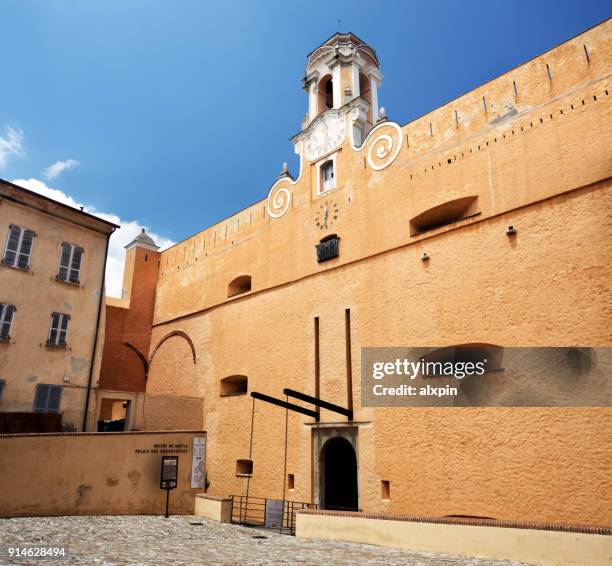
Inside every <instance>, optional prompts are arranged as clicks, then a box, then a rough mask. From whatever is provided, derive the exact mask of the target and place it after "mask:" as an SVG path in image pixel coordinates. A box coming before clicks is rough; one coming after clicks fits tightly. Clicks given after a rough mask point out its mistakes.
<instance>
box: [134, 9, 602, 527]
mask: <svg viewBox="0 0 612 566" xmlns="http://www.w3.org/2000/svg"><path fill="white" fill-rule="evenodd" d="M611 30H612V24H611V22H610V21H609V20H608V21H606V22H604V23H602V24H600V25H599V26H597V27H595V28H593V29H591V30H589V31H587V32H585V33H584V34H582V35H580V36H577V37H575V38H573V39H571V40H570V41H568V42H566V43H564V44H562V45H560V46H559V47H556V48H555V49H553V50H551V51H549V52H547V53H544V54H543V55H541V56H539V57H537V58H535V59H533V60H532V61H530V62H528V63H526V64H524V65H522V66H520V67H518V68H516V69H514V70H512V71H510V72H508V73H506V74H504V75H502V76H500V77H499V78H497V79H495V80H493V81H491V82H489V83H486V84H485V85H483V86H481V87H479V88H477V89H475V90H473V91H471V92H470V93H468V94H466V95H465V96H462V97H460V98H458V99H457V100H454V101H452V102H450V103H448V104H446V105H445V106H442V107H440V108H438V109H436V110H434V111H432V112H431V113H429V114H427V115H425V116H423V117H421V118H419V119H417V120H415V121H413V122H411V123H409V124H406V125H405V126H402V127H401V135H402V143H401V149H400V150H399V153H398V155H397V158H396V159H395V160H394V161H393V162H392V163H391V164H390V165H388V166H387V167H385V168H382V169H381V170H375V169H374V168H373V167H372V164H374V165H376V164H377V161H376V156H375V155H374V158H372V159H368V154H369V153H370V154H371V153H372V152H371V151H370V149H371V147H372V144H376V143H378V141H377V136H380V135H383V134H387V135H389V136H390V138H391V139H392V140H393V143H395V144H397V143H399V139H398V138H397V136H396V134H397V131H396V130H395V128H394V126H393V125H392V124H391V123H388V122H387V123H384V125H381V126H378V129H376V130H375V131H374V133H373V134H371V136H370V138H368V139H366V140H365V143H364V144H363V146H362V147H361V148H358V149H357V150H355V149H353V147H351V141H350V136H347V138H346V139H345V141H344V144H343V145H342V147H341V148H340V149H339V150H338V152H337V161H336V167H337V169H336V171H337V179H336V180H337V188H336V189H335V190H333V191H331V192H329V193H326V194H325V195H322V196H317V190H316V186H317V179H316V175H315V166H314V165H313V164H312V163H311V162H309V161H308V160H306V159H305V158H302V171H301V176H300V177H299V180H298V181H297V182H296V183H289V182H288V181H287V182H284V181H283V180H281V181H279V185H278V186H286V187H287V188H288V190H290V192H291V203H290V206H289V208H288V210H287V211H286V213H285V214H283V215H282V216H280V217H279V218H271V217H270V214H269V210H268V208H267V202H266V201H265V200H264V201H261V202H258V203H256V204H255V205H253V206H251V207H249V208H246V209H245V210H243V211H241V212H240V213H238V214H236V215H234V216H232V217H230V218H228V219H226V220H224V221H223V222H221V223H219V224H217V225H215V226H212V227H210V228H208V229H206V230H204V231H203V232H200V233H199V234H197V235H195V236H193V237H191V238H189V239H187V240H185V241H183V242H181V243H180V244H177V245H176V246H174V247H172V248H170V249H169V250H166V251H164V252H162V253H161V260H160V269H159V280H158V283H157V289H156V299H155V314H154V322H153V330H152V337H151V351H150V352H149V354H151V353H152V351H153V349H154V348H155V347H156V345H158V344H159V342H160V341H161V340H162V339H163V338H164V337H166V336H167V335H168V334H169V333H171V332H174V331H180V332H181V333H184V334H185V335H186V336H187V337H188V338H189V341H190V342H191V344H192V346H193V350H194V352H195V361H194V356H193V352H192V348H191V346H190V344H189V342H188V340H187V339H186V338H185V337H183V336H182V335H174V336H172V337H170V338H168V339H167V340H166V341H165V342H164V343H163V344H162V345H161V347H159V348H158V349H157V350H156V351H155V356H154V357H153V359H152V361H151V365H150V367H149V375H148V382H147V393H149V394H153V395H175V396H183V397H189V398H190V399H192V400H193V398H195V399H198V398H199V399H201V403H202V406H203V423H202V428H203V429H204V430H206V431H207V435H208V444H207V470H208V479H209V481H210V482H211V483H210V490H209V493H212V494H217V495H226V494H244V492H245V490H246V482H247V479H246V478H245V477H240V476H237V475H236V460H238V459H246V458H248V457H249V440H250V429H251V407H252V405H251V403H252V400H251V398H250V396H247V395H242V396H239V395H237V396H227V397H221V396H220V380H221V379H223V378H225V377H227V376H232V375H245V376H247V377H248V390H249V391H254V390H256V391H260V392H262V393H266V394H269V395H273V396H275V397H282V390H283V388H284V387H290V388H292V389H296V390H300V391H303V392H305V393H307V394H310V395H314V394H315V369H314V368H315V346H314V344H315V335H314V334H315V318H316V317H318V320H319V328H320V352H319V360H320V395H321V398H323V399H325V400H327V401H330V402H332V403H337V404H339V405H343V406H346V404H347V403H348V402H349V394H348V391H347V363H346V333H345V320H346V310H347V309H349V310H350V322H351V342H350V351H351V359H352V389H353V394H352V399H353V403H354V409H355V418H354V421H355V428H356V429H357V432H356V435H357V453H358V454H357V456H358V464H359V469H358V480H359V507H360V508H361V509H363V510H365V511H369V512H392V513H408V514H414V515H474V516H484V517H493V518H497V519H513V520H529V521H553V520H554V521H569V522H579V523H594V524H610V522H611V520H612V516H611V514H610V509H612V504H611V503H612V502H611V501H610V493H612V489H611V488H612V481H611V479H610V474H609V470H610V468H611V466H612V456H611V454H610V449H609V447H610V446H611V445H612V419H611V416H612V415H611V411H610V409H607V408H604V409H559V408H549V409H544V408H542V409H537V408H533V409H528V408H524V409H518V408H517V409H491V408H487V409H485V408H464V409H448V408H447V409H443V408H438V409H396V408H394V409H369V408H362V407H361V405H360V402H359V400H360V384H359V375H360V348H361V347H364V346H438V345H440V346H443V345H452V344H463V343H473V342H485V343H490V344H498V345H501V346H553V345H554V346H610V343H611V336H610V325H609V320H610V306H611V293H610V285H609V282H610V281H611V280H612V268H611V264H612V262H611V261H610V259H611V257H612V253H611V251H612V249H611V248H612V238H611V237H610V236H611V235H612V230H611V228H612V226H611V224H612V221H611V218H612V215H611V214H610V212H611V210H612V206H611V197H612V192H611V190H610V186H611V185H612V182H611V181H610V173H611V171H612V152H611V149H610V148H611V147H612V128H611V127H610V123H611V120H610V117H611V105H610V99H611V97H610V95H609V92H610V84H609V82H610V79H609V75H610V61H611V60H612V46H611V42H610V36H611ZM585 46H586V50H585ZM587 53H588V60H587ZM547 65H548V67H547ZM549 72H550V75H549ZM389 88H392V86H391V87H389ZM394 136H396V137H394ZM374 153H375V152H374ZM283 183H285V184H284V185H283ZM462 197H477V200H476V201H475V204H474V206H473V210H472V212H473V213H479V214H477V215H473V216H470V217H469V218H465V219H463V220H460V221H458V222H454V223H452V224H449V225H448V226H445V227H442V228H438V229H436V230H432V231H429V232H425V233H422V234H416V235H413V234H412V233H411V226H410V220H411V219H413V218H414V217H416V216H417V215H419V214H421V213H422V212H424V211H427V210H428V209H431V208H432V207H435V206H437V205H442V204H444V203H448V202H451V201H453V200H455V199H458V198H462ZM325 201H327V202H328V203H330V204H332V205H337V209H338V214H337V216H338V217H337V219H336V220H335V222H334V224H333V225H331V226H330V227H329V228H328V229H327V230H321V229H320V228H319V227H318V226H317V225H316V217H317V213H318V211H319V210H320V209H321V205H322V204H324V203H325ZM510 225H512V226H514V227H515V228H516V230H517V234H516V236H514V237H508V236H507V234H506V230H507V228H508V226H510ZM332 233H335V234H338V235H339V236H340V238H341V241H340V256H339V258H337V259H334V260H331V261H328V262H325V263H321V264H318V263H317V261H316V256H315V244H317V243H318V242H319V240H320V239H321V238H323V237H324V236H327V235H329V234H332ZM423 253H427V254H428V256H429V258H430V259H429V260H428V261H422V260H421V256H422V255H423ZM241 275H250V276H251V278H252V288H251V291H250V292H248V293H246V294H242V295H237V296H234V297H229V298H228V285H229V283H230V282H231V281H232V280H234V279H235V278H236V277H238V276H241ZM161 405H162V404H160V403H157V404H156V405H155V406H156V407H158V408H159V409H158V410H160V411H163V409H162V408H161ZM167 412H168V413H171V414H175V413H176V411H175V409H168V411H167ZM184 416H185V418H191V416H190V415H184ZM284 419H285V414H284V410H282V409H280V408H277V407H273V406H271V405H265V404H263V403H258V404H257V405H256V407H255V421H254V423H255V426H254V436H253V451H252V460H253V476H252V478H251V480H250V494H251V495H255V496H265V497H282V494H283V482H284V478H283V451H284V422H285V421H284ZM334 423H339V424H338V425H337V426H341V425H342V426H344V425H347V420H346V419H345V418H343V417H339V416H338V415H336V414H334V413H331V412H328V411H325V410H323V411H322V413H321V423H320V425H319V428H317V427H315V426H314V423H313V421H312V419H310V418H309V417H305V416H301V415H298V414H290V415H289V442H288V461H287V473H288V474H294V475H295V489H294V490H291V491H288V492H287V496H288V498H289V499H293V500H297V501H311V500H312V498H313V496H314V494H316V493H317V490H318V484H317V477H318V476H317V472H316V470H315V468H316V466H317V464H316V462H317V460H318V458H319V456H318V454H316V450H315V446H316V443H315V441H314V438H315V436H316V434H318V433H317V432H316V430H320V429H321V427H325V426H329V427H333V426H336V425H335V424H334ZM141 425H142V423H141ZM178 426H180V423H177V427H178ZM189 426H194V425H193V423H190V424H189ZM381 480H387V481H389V482H390V486H391V497H390V499H389V500H386V499H382V498H381Z"/></svg>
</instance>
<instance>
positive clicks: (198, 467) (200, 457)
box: [191, 436, 206, 489]
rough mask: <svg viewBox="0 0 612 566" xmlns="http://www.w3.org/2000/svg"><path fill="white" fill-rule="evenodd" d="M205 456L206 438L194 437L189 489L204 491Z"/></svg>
mask: <svg viewBox="0 0 612 566" xmlns="http://www.w3.org/2000/svg"><path fill="white" fill-rule="evenodd" d="M205 455H206V437H205V436H194V438H193V450H192V456H191V487H192V488H202V489H205V487H206V486H205V485H204V483H205V479H204V458H205Z"/></svg>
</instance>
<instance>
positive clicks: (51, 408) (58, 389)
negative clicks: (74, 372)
mask: <svg viewBox="0 0 612 566" xmlns="http://www.w3.org/2000/svg"><path fill="white" fill-rule="evenodd" d="M47 387H49V398H48V401H47V412H49V413H57V412H58V411H59V408H60V401H61V398H62V386H61V385H48V386H47Z"/></svg>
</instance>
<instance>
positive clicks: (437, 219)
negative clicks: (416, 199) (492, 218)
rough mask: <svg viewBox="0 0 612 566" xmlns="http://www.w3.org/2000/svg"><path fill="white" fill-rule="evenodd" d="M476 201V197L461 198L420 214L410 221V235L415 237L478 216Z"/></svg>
mask: <svg viewBox="0 0 612 566" xmlns="http://www.w3.org/2000/svg"><path fill="white" fill-rule="evenodd" d="M477 201H478V197H477V196H469V197H462V198H458V199H454V200H450V201H448V202H445V203H442V204H439V205H437V206H434V207H432V208H429V209H427V210H425V211H424V212H421V214H419V215H417V216H415V217H414V218H412V219H411V220H410V235H411V236H416V235H418V234H422V233H423V232H429V231H430V230H435V229H436V228H441V227H442V226H446V225H448V224H452V223H453V222H458V221H459V220H464V219H465V218H470V217H471V216H475V215H477V214H480V212H478V210H477Z"/></svg>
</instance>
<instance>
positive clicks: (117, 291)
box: [13, 179, 174, 297]
mask: <svg viewBox="0 0 612 566" xmlns="http://www.w3.org/2000/svg"><path fill="white" fill-rule="evenodd" d="M13 183H15V184H16V185H19V186H20V187H25V188H26V189H29V190H30V191H34V192H35V193H39V194H41V195H44V196H46V197H49V198H52V199H54V200H57V201H59V202H62V203H64V204H67V205H69V206H73V207H74V208H80V207H81V206H84V205H83V204H81V203H79V202H77V201H76V200H74V199H73V198H72V197H71V196H70V195H67V194H66V193H64V192H63V191H60V190H59V189H53V188H51V187H48V186H47V185H46V184H45V183H44V182H43V181H39V180H38V179H16V180H14V181H13ZM84 209H85V212H89V213H90V214H95V215H96V216H99V217H100V218H103V219H104V220H108V221H109V222H113V223H114V224H119V225H120V226H121V228H120V229H119V230H116V231H115V233H114V234H113V235H112V236H111V239H110V245H109V248H108V259H107V262H106V294H107V295H108V296H111V297H121V288H122V282H123V266H124V264H125V250H124V249H123V248H124V246H127V245H128V244H129V243H130V242H131V241H132V240H133V239H134V238H135V237H136V236H138V234H139V233H140V232H141V230H142V228H144V229H145V230H146V231H147V234H149V236H151V238H153V239H154V240H155V243H156V244H157V245H158V246H160V248H161V249H162V250H163V249H166V248H168V247H170V246H172V245H173V244H174V242H173V241H172V240H170V239H168V238H164V237H163V236H160V235H158V234H156V233H155V232H150V231H149V229H148V227H147V226H145V225H143V224H142V223H141V222H139V221H138V220H124V219H121V218H119V216H117V215H116V214H112V213H107V212H98V211H97V210H96V208H95V207H93V206H84Z"/></svg>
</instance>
